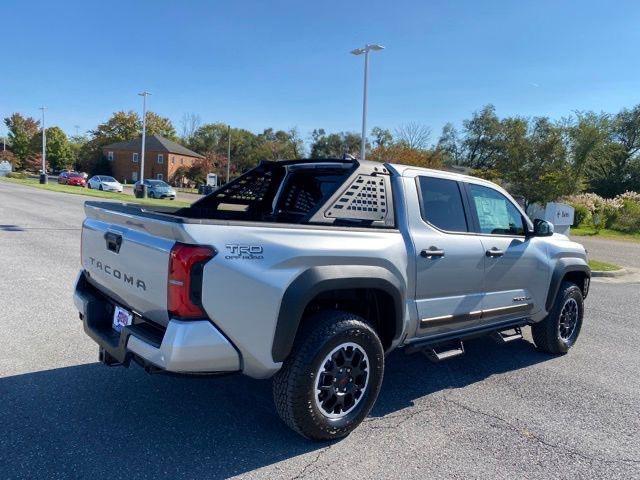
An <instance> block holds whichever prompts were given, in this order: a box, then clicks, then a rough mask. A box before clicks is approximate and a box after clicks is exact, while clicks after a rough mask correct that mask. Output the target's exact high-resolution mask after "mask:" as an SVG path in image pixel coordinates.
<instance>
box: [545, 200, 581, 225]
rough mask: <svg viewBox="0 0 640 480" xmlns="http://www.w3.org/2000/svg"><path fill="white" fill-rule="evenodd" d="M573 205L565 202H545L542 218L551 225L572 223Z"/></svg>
mask: <svg viewBox="0 0 640 480" xmlns="http://www.w3.org/2000/svg"><path fill="white" fill-rule="evenodd" d="M573 214H574V210H573V207H572V206H570V205H567V204H565V203H547V208H546V209H545V211H544V219H545V220H546V221H547V222H551V223H553V226H554V227H555V226H557V225H560V226H564V225H573Z"/></svg>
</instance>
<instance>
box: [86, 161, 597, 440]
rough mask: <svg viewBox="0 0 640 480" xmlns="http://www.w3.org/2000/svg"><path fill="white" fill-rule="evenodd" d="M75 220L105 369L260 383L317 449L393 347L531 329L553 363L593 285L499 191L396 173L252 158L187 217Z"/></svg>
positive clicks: (342, 426)
mask: <svg viewBox="0 0 640 480" xmlns="http://www.w3.org/2000/svg"><path fill="white" fill-rule="evenodd" d="M85 211H86V219H85V221H84V223H83V228H82V269H81V271H80V274H79V276H78V280H77V283H76V288H75V304H76V306H77V308H78V310H79V311H80V318H81V319H82V321H83V324H84V330H85V332H86V333H87V334H88V335H89V336H90V337H91V338H92V339H93V340H95V341H96V342H97V343H98V345H99V357H100V360H101V361H102V362H104V363H105V364H107V365H111V366H114V365H124V366H129V364H130V362H131V361H132V360H133V361H134V362H135V363H137V364H139V365H141V366H142V367H144V369H145V370H147V371H148V372H150V373H151V372H173V373H181V374H197V375H211V374H222V373H232V372H240V373H243V374H245V375H248V376H250V377H254V378H267V377H273V392H274V400H275V404H276V408H277V410H278V413H279V414H280V416H281V417H282V419H283V420H284V421H285V422H286V423H287V424H288V425H289V426H290V427H291V428H293V429H294V430H295V431H297V432H299V433H300V434H302V435H304V436H305V437H307V438H311V439H316V440H322V439H333V438H339V437H342V436H345V435H347V434H348V433H349V432H350V431H352V430H353V429H354V428H355V427H356V426H357V425H358V424H359V423H360V422H361V421H362V420H363V418H364V417H365V416H366V415H367V414H368V412H369V411H370V409H371V407H372V406H373V404H374V402H375V400H376V397H377V395H378V392H379V390H380V386H381V382H382V377H383V372H384V357H385V355H386V354H387V353H389V352H390V351H391V350H393V349H395V348H398V347H402V348H404V349H405V351H407V352H424V353H426V354H427V356H428V357H429V358H430V359H432V360H434V361H440V360H443V359H446V358H450V357H454V356H457V355H461V354H463V353H464V346H463V345H464V344H463V342H464V341H465V340H467V339H469V338H471V337H474V336H479V335H492V336H493V337H494V338H495V339H496V340H497V342H499V343H504V342H508V341H513V340H518V339H521V338H522V332H521V329H522V328H523V327H525V326H528V325H530V326H531V329H532V335H533V340H534V342H535V344H536V346H537V347H538V348H539V349H540V350H543V351H546V352H549V353H551V354H563V353H566V352H567V351H568V350H569V348H570V347H571V346H572V345H573V344H574V343H575V341H576V339H577V337H578V335H579V333H580V328H581V325H582V318H583V308H584V307H583V299H584V298H585V297H586V295H587V293H588V289H589V279H590V275H591V274H590V270H589V267H588V265H587V259H586V253H585V250H584V248H583V247H582V246H581V245H579V244H577V243H574V242H571V241H569V239H568V238H567V237H565V236H563V235H559V234H554V233H553V227H552V226H551V225H550V224H549V223H547V222H545V221H541V220H536V221H535V222H531V221H530V220H529V218H528V217H527V215H526V214H525V212H524V211H523V210H522V209H521V208H520V206H519V205H518V204H517V203H516V202H515V201H514V200H513V199H512V198H511V197H510V196H509V194H507V192H505V191H504V190H502V189H501V188H500V187H498V186H496V185H495V184H493V183H490V182H487V181H484V180H481V179H478V178H472V177H468V176H463V175H458V174H453V173H447V172H443V171H435V170H427V169H422V168H416V167H409V166H402V165H393V164H382V163H375V162H364V161H362V162H360V161H356V160H323V161H317V160H297V161H282V162H263V163H261V164H260V165H259V166H257V167H256V168H255V169H253V170H251V171H249V172H247V173H246V174H244V175H242V176H241V177H239V178H238V179H236V180H235V181H233V182H230V183H229V184H227V185H226V186H224V187H223V188H220V189H218V190H217V191H215V192H213V193H211V194H210V195H207V196H206V197H203V198H202V199H200V200H198V201H197V202H195V203H194V204H192V205H191V206H190V207H186V208H162V207H148V206H141V205H129V204H117V203H104V202H86V204H85Z"/></svg>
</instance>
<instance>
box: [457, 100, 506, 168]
mask: <svg viewBox="0 0 640 480" xmlns="http://www.w3.org/2000/svg"><path fill="white" fill-rule="evenodd" d="M462 125H463V132H464V138H463V140H462V159H463V163H464V164H465V165H467V166H469V167H472V168H477V169H486V168H493V167H494V166H495V162H496V160H497V154H498V151H499V146H498V137H499V135H500V120H499V119H498V117H497V115H496V110H495V107H494V106H493V105H486V106H485V107H483V108H482V109H481V110H480V111H478V112H474V113H473V115H472V117H471V119H470V120H465V121H464V122H463V123H462Z"/></svg>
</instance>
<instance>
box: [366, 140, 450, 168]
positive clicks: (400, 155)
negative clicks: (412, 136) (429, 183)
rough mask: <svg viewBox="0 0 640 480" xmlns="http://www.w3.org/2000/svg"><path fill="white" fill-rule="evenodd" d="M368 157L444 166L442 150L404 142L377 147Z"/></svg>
mask: <svg viewBox="0 0 640 480" xmlns="http://www.w3.org/2000/svg"><path fill="white" fill-rule="evenodd" d="M367 158H368V159H369V160H373V161H376V162H390V163H401V164H403V165H413V166H415V167H424V168H442V166H443V154H442V151H440V150H438V149H424V150H421V149H417V148H411V147H409V146H407V145H406V144H404V143H394V144H391V145H389V146H385V147H383V146H381V147H376V148H374V149H373V150H372V151H371V153H369V156H368V157H367Z"/></svg>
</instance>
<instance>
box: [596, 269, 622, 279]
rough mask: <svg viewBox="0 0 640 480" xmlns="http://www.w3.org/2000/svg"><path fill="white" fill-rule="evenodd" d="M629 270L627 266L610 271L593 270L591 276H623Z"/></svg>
mask: <svg viewBox="0 0 640 480" xmlns="http://www.w3.org/2000/svg"><path fill="white" fill-rule="evenodd" d="M628 273H631V272H629V270H627V269H626V268H621V269H620V270H610V271H604V270H591V276H592V277H622V276H624V275H627V274H628Z"/></svg>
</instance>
